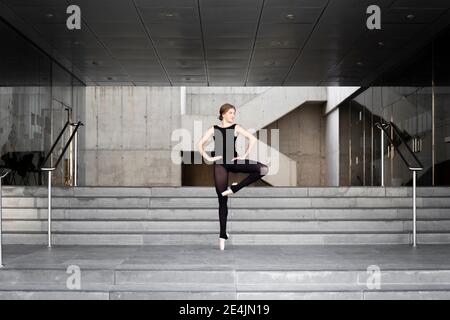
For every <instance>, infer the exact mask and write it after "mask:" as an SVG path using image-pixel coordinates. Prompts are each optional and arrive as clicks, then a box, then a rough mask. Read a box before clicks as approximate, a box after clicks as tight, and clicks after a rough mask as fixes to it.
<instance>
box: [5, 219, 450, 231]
mask: <svg viewBox="0 0 450 320" xmlns="http://www.w3.org/2000/svg"><path fill="white" fill-rule="evenodd" d="M217 227H218V221H213V220H211V221H203V220H194V221H181V220H177V221H176V220H169V221H168V220H159V221H158V220H156V221H119V220H115V221H108V220H103V221H102V220H72V221H68V220H53V222H52V232H56V233H87V232H92V233H128V234H133V233H147V232H171V233H184V232H196V231H198V232H214V231H216V230H217ZM3 230H4V232H5V233H10V232H46V231H47V221H46V220H39V221H37V220H34V221H30V220H7V221H4V222H3ZM227 230H228V231H230V232H239V233H246V232H258V233H262V232H271V231H276V232H353V233H354V232H372V233H376V232H404V231H409V232H411V231H412V222H411V221H381V220H374V221H370V220H368V221H353V220H344V221H339V220H337V221H326V220H322V221H314V220H312V221H296V220H286V221H264V220H263V221H258V220H251V221H246V220H239V221H235V220H230V221H228V223H227ZM417 230H418V231H419V232H427V231H432V232H446V231H448V230H450V220H433V221H418V223H417Z"/></svg>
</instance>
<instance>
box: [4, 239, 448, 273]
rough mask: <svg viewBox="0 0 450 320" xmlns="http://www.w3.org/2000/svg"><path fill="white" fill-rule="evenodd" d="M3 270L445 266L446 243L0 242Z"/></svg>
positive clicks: (306, 268) (339, 268)
mask: <svg viewBox="0 0 450 320" xmlns="http://www.w3.org/2000/svg"><path fill="white" fill-rule="evenodd" d="M3 263H4V265H5V269H27V268H29V269H33V268H62V267H66V266H69V265H78V266H79V267H80V268H84V269H86V268H88V269H89V268H92V269H98V268H101V269H108V270H115V269H137V270H139V269H142V270H159V269H164V270H169V269H171V270H178V269H182V270H189V269H195V270H366V269H367V267H368V266H370V265H377V266H379V267H380V269H381V270H383V269H385V270H386V269H389V270H418V269H419V270H428V269H434V270H436V269H437V270H446V269H448V270H450V245H418V246H417V247H416V248H413V247H411V246H409V245H380V246H359V245H355V246H337V245H330V246H304V245H302V246H295V245H291V246H279V245H276V246H257V245H251V246H245V245H238V246H227V248H226V249H225V251H220V250H218V248H217V247H214V246H211V245H204V246H199V245H183V246H180V245H173V246H172V245H163V246H54V247H52V248H47V247H45V246H28V245H6V246H4V247H3Z"/></svg>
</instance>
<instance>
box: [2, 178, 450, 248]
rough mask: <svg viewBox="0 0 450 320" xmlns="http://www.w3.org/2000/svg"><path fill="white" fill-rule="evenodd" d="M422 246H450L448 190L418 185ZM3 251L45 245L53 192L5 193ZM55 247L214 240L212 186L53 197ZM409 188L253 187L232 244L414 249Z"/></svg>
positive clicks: (241, 198) (82, 191)
mask: <svg viewBox="0 0 450 320" xmlns="http://www.w3.org/2000/svg"><path fill="white" fill-rule="evenodd" d="M417 194H418V198H417V208H418V209H417V214H418V224H417V230H418V238H417V240H418V243H419V244H420V243H422V244H423V243H450V198H449V196H450V188H418V191H417ZM3 195H4V197H3V208H4V209H3V215H4V220H3V231H4V235H3V240H4V243H6V244H39V245H44V244H46V241H47V238H46V230H47V221H46V219H47V208H46V207H47V198H46V195H47V189H46V188H45V187H8V186H6V187H4V188H3ZM53 195H54V197H53V202H52V203H53V211H52V213H53V227H52V231H53V243H54V244H55V245H169V244H171V245H181V244H205V243H215V242H216V240H217V238H218V230H219V222H218V201H217V196H216V194H215V191H214V189H213V188H212V187H149V188H140V187H95V188H94V187H75V188H58V187H56V188H54V190H53ZM411 206H412V200H411V188H408V187H395V188H381V187H350V188H348V187H328V188H319V187H313V188H291V187H279V188H272V187H249V188H245V189H243V190H241V191H240V192H239V193H238V194H236V195H234V196H233V197H230V198H229V216H228V224H227V229H228V231H229V232H230V233H231V234H232V238H231V239H230V241H229V243H230V244H231V245H306V244H309V245H316V244H327V245H328V244H330V245H337V244H352V245H353V244H358V245H365V244H408V243H410V241H411V230H412V224H411V220H412V218H411V217H412V209H411Z"/></svg>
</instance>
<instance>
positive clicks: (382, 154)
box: [380, 129, 384, 187]
mask: <svg viewBox="0 0 450 320" xmlns="http://www.w3.org/2000/svg"><path fill="white" fill-rule="evenodd" d="M380 135H381V186H382V187H384V134H383V129H380Z"/></svg>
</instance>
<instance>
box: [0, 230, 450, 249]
mask: <svg viewBox="0 0 450 320" xmlns="http://www.w3.org/2000/svg"><path fill="white" fill-rule="evenodd" d="M411 239H412V236H411V234H410V233H396V232H378V233H373V232H355V233H352V232H341V233H338V232H330V233H324V232H289V233H288V232H283V233H275V232H262V233H256V232H254V233H249V232H245V233H237V232H234V233H232V234H231V237H230V239H229V240H228V242H227V244H228V245H375V244H411V243H412V240H411ZM217 241H218V232H217V231H215V232H201V231H197V232H194V233H171V232H166V233H162V232H147V233H134V234H130V233H93V232H90V233H53V234H52V242H53V244H54V245H205V244H211V246H214V245H215V244H216V243H217ZM3 242H4V243H5V244H36V245H46V244H47V234H46V233H30V232H25V233H22V232H8V233H5V234H4V235H3ZM417 242H418V243H419V244H446V243H450V233H448V232H446V233H439V232H424V233H418V234H417Z"/></svg>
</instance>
